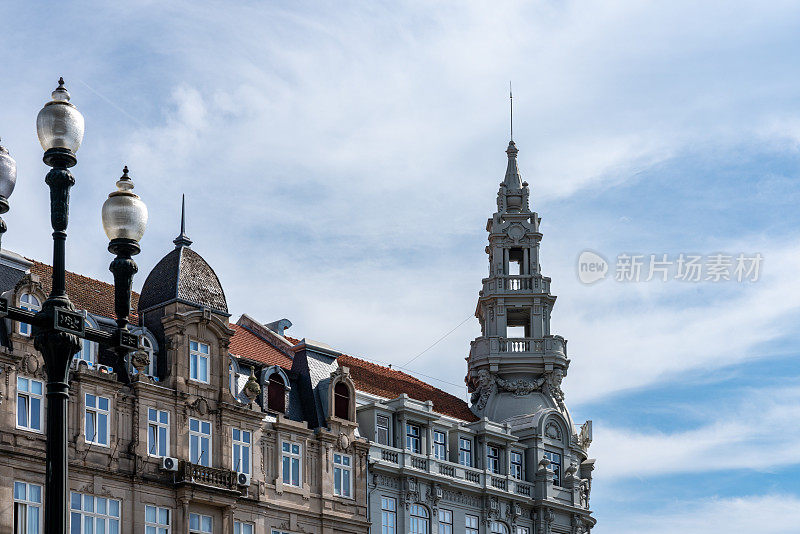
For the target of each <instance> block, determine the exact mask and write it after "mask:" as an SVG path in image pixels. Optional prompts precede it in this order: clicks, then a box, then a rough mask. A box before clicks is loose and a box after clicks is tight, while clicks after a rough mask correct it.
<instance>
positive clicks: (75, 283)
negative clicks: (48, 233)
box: [30, 260, 139, 325]
mask: <svg viewBox="0 0 800 534" xmlns="http://www.w3.org/2000/svg"><path fill="white" fill-rule="evenodd" d="M30 261H32V262H33V265H32V266H31V273H32V274H36V275H39V281H40V282H41V283H42V288H43V289H44V292H45V294H46V295H49V294H50V291H51V289H52V288H53V268H52V267H51V266H50V265H47V264H46V263H42V262H40V261H36V260H30ZM66 282H67V293H68V294H69V298H70V300H71V301H72V303H73V304H74V305H75V307H76V308H77V309H79V310H86V311H88V312H89V313H91V314H94V315H100V316H102V317H110V318H112V319H116V318H117V316H116V314H115V313H114V285H113V284H108V283H106V282H101V281H100V280H95V279H94V278H89V277H88V276H83V275H80V274H75V273H73V272H70V271H67V279H66ZM138 304H139V294H138V293H137V292H136V291H132V292H131V308H132V309H131V315H130V318H129V320H130V322H131V324H133V325H138V324H139V314H138V313H137V312H136V310H137V309H138Z"/></svg>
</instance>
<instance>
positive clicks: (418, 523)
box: [408, 504, 429, 534]
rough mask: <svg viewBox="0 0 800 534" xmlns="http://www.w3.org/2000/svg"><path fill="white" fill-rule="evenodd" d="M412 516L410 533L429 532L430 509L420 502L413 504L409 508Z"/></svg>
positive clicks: (420, 533)
mask: <svg viewBox="0 0 800 534" xmlns="http://www.w3.org/2000/svg"><path fill="white" fill-rule="evenodd" d="M409 511H410V514H411V518H410V522H409V529H408V533H409V534H428V530H429V529H428V509H427V508H425V507H424V506H422V505H420V504H412V505H411V507H410V508H409Z"/></svg>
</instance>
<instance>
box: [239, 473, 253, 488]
mask: <svg viewBox="0 0 800 534" xmlns="http://www.w3.org/2000/svg"><path fill="white" fill-rule="evenodd" d="M236 484H238V485H239V486H249V485H250V474H249V473H236Z"/></svg>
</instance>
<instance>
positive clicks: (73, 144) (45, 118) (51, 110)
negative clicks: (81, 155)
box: [36, 78, 83, 152]
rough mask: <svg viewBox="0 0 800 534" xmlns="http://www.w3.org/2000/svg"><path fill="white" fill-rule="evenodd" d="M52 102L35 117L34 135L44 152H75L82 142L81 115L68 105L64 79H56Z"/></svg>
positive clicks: (76, 109)
mask: <svg viewBox="0 0 800 534" xmlns="http://www.w3.org/2000/svg"><path fill="white" fill-rule="evenodd" d="M52 97H53V100H51V101H50V102H48V103H47V104H45V105H44V107H43V108H42V109H41V111H39V115H38V116H37V117H36V133H37V135H38V136H39V142H40V143H41V144H42V148H43V149H45V151H47V150H50V149H51V148H66V149H68V150H70V151H71V152H77V151H78V148H80V146H81V141H83V115H81V112H80V111H78V108H76V107H75V106H74V105H72V104H70V103H69V92H68V91H67V89H66V88H65V87H64V78H59V79H58V87H57V88H56V90H55V91H53V94H52Z"/></svg>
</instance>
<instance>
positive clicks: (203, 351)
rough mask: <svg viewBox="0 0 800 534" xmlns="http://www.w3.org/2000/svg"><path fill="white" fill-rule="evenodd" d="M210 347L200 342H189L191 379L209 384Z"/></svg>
mask: <svg viewBox="0 0 800 534" xmlns="http://www.w3.org/2000/svg"><path fill="white" fill-rule="evenodd" d="M208 354H209V352H208V345H207V344H205V343H200V342H199V341H190V342H189V378H190V379H192V380H197V381H198V382H205V383H208Z"/></svg>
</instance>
